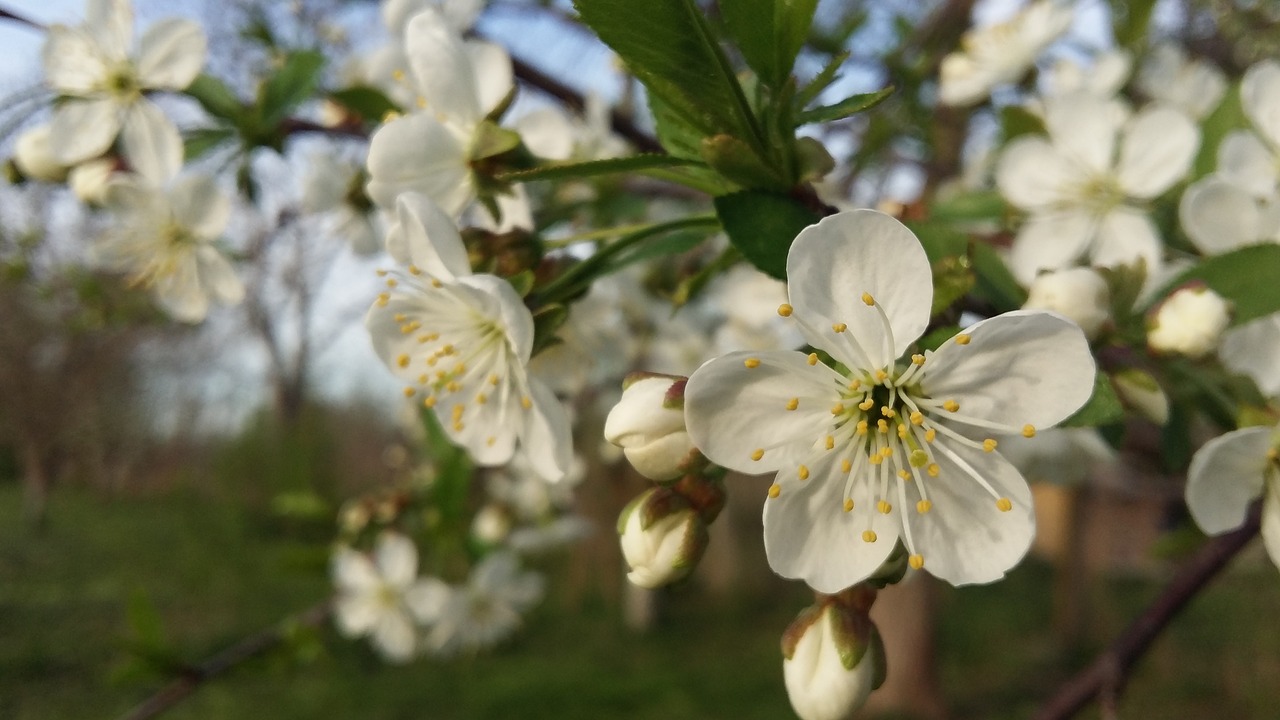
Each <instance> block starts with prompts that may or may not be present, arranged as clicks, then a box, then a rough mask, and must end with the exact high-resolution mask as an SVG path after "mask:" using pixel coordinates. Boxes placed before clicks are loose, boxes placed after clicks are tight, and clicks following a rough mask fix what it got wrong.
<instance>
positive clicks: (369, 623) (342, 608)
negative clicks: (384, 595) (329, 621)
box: [333, 595, 382, 637]
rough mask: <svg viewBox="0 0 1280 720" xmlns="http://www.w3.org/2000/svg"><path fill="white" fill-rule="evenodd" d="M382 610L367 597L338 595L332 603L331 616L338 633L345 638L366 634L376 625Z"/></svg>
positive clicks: (375, 602) (374, 601)
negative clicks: (335, 623) (335, 622)
mask: <svg viewBox="0 0 1280 720" xmlns="http://www.w3.org/2000/svg"><path fill="white" fill-rule="evenodd" d="M381 612H382V610H381V608H380V607H379V606H378V603H377V601H376V600H375V599H374V598H373V597H371V596H369V595H339V596H338V597H337V598H336V599H334V601H333V615H334V619H335V620H337V622H338V631H339V632H340V633H342V634H343V635H344V636H345V637H358V636H360V635H365V634H368V632H369V631H370V630H372V629H373V627H374V625H377V624H378V616H379V614H381Z"/></svg>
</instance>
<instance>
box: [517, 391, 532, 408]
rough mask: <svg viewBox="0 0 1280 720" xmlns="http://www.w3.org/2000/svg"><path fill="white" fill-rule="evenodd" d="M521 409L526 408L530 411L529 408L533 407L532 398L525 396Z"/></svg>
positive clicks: (521, 399) (521, 401)
mask: <svg viewBox="0 0 1280 720" xmlns="http://www.w3.org/2000/svg"><path fill="white" fill-rule="evenodd" d="M520 407H522V408H524V409H525V410H528V409H529V408H531V407H533V399H532V398H530V397H529V396H528V395H525V396H524V397H522V398H520Z"/></svg>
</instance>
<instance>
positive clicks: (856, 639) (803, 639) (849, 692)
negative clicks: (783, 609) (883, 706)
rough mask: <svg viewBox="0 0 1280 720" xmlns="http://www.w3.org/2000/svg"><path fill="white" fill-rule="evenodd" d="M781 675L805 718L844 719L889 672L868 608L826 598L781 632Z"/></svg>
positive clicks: (862, 702)
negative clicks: (887, 671)
mask: <svg viewBox="0 0 1280 720" xmlns="http://www.w3.org/2000/svg"><path fill="white" fill-rule="evenodd" d="M782 657H783V660H782V675H783V679H784V681H785V682H786V686H787V696H788V697H789V698H790V700H791V708H792V709H793V710H795V712H796V715H799V716H800V717H801V718H802V720H845V718H848V717H849V716H850V715H851V714H852V713H853V712H855V711H856V710H857V709H858V708H860V707H862V706H863V704H864V703H866V701H867V697H868V696H869V695H870V694H871V691H872V690H874V689H876V688H878V687H880V685H881V683H883V682H884V677H885V657H884V645H883V644H882V643H881V641H880V635H879V633H878V632H877V631H876V627H875V625H873V624H872V622H871V619H870V618H869V617H868V616H867V614H866V610H865V609H859V608H856V607H852V606H850V605H848V604H845V603H842V602H840V601H838V600H837V599H836V598H833V597H828V598H823V599H822V600H820V601H819V602H818V604H817V605H814V606H813V607H809V608H806V609H805V610H804V611H802V612H801V613H800V615H799V616H797V617H796V619H795V621H794V622H792V623H791V626H790V627H788V628H787V631H786V632H785V633H784V634H783V636H782Z"/></svg>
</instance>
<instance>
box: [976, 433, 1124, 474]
mask: <svg viewBox="0 0 1280 720" xmlns="http://www.w3.org/2000/svg"><path fill="white" fill-rule="evenodd" d="M1001 447H1002V448H1005V445H1001ZM1004 457H1005V459H1006V460H1008V461H1009V462H1011V463H1013V465H1014V467H1016V468H1018V470H1019V472H1021V473H1022V476H1023V477H1025V478H1026V479H1027V480H1030V481H1031V482H1050V483H1053V484H1055V485H1078V484H1080V483H1081V482H1084V480H1085V479H1086V478H1087V477H1088V476H1089V473H1090V471H1092V470H1093V468H1095V467H1097V466H1098V465H1099V464H1102V463H1108V462H1112V461H1114V460H1115V458H1116V452H1115V450H1113V449H1112V448H1111V446H1110V445H1108V444H1107V442H1106V441H1105V440H1103V439H1102V436H1101V435H1099V434H1098V431H1097V430H1095V429H1093V428H1050V429H1049V430H1046V431H1044V432H1042V433H1036V436H1035V437H1033V438H1031V439H1030V440H1028V441H1026V442H1011V443H1008V445H1007V448H1006V449H1005V450H1004Z"/></svg>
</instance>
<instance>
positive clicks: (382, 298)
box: [377, 293, 391, 307]
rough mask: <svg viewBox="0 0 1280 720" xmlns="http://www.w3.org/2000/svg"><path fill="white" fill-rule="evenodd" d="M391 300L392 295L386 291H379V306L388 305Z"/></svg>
mask: <svg viewBox="0 0 1280 720" xmlns="http://www.w3.org/2000/svg"><path fill="white" fill-rule="evenodd" d="M390 301H391V296H390V295H388V294H386V293H378V300H377V303H378V307H386V306H387V303H388V302H390Z"/></svg>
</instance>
